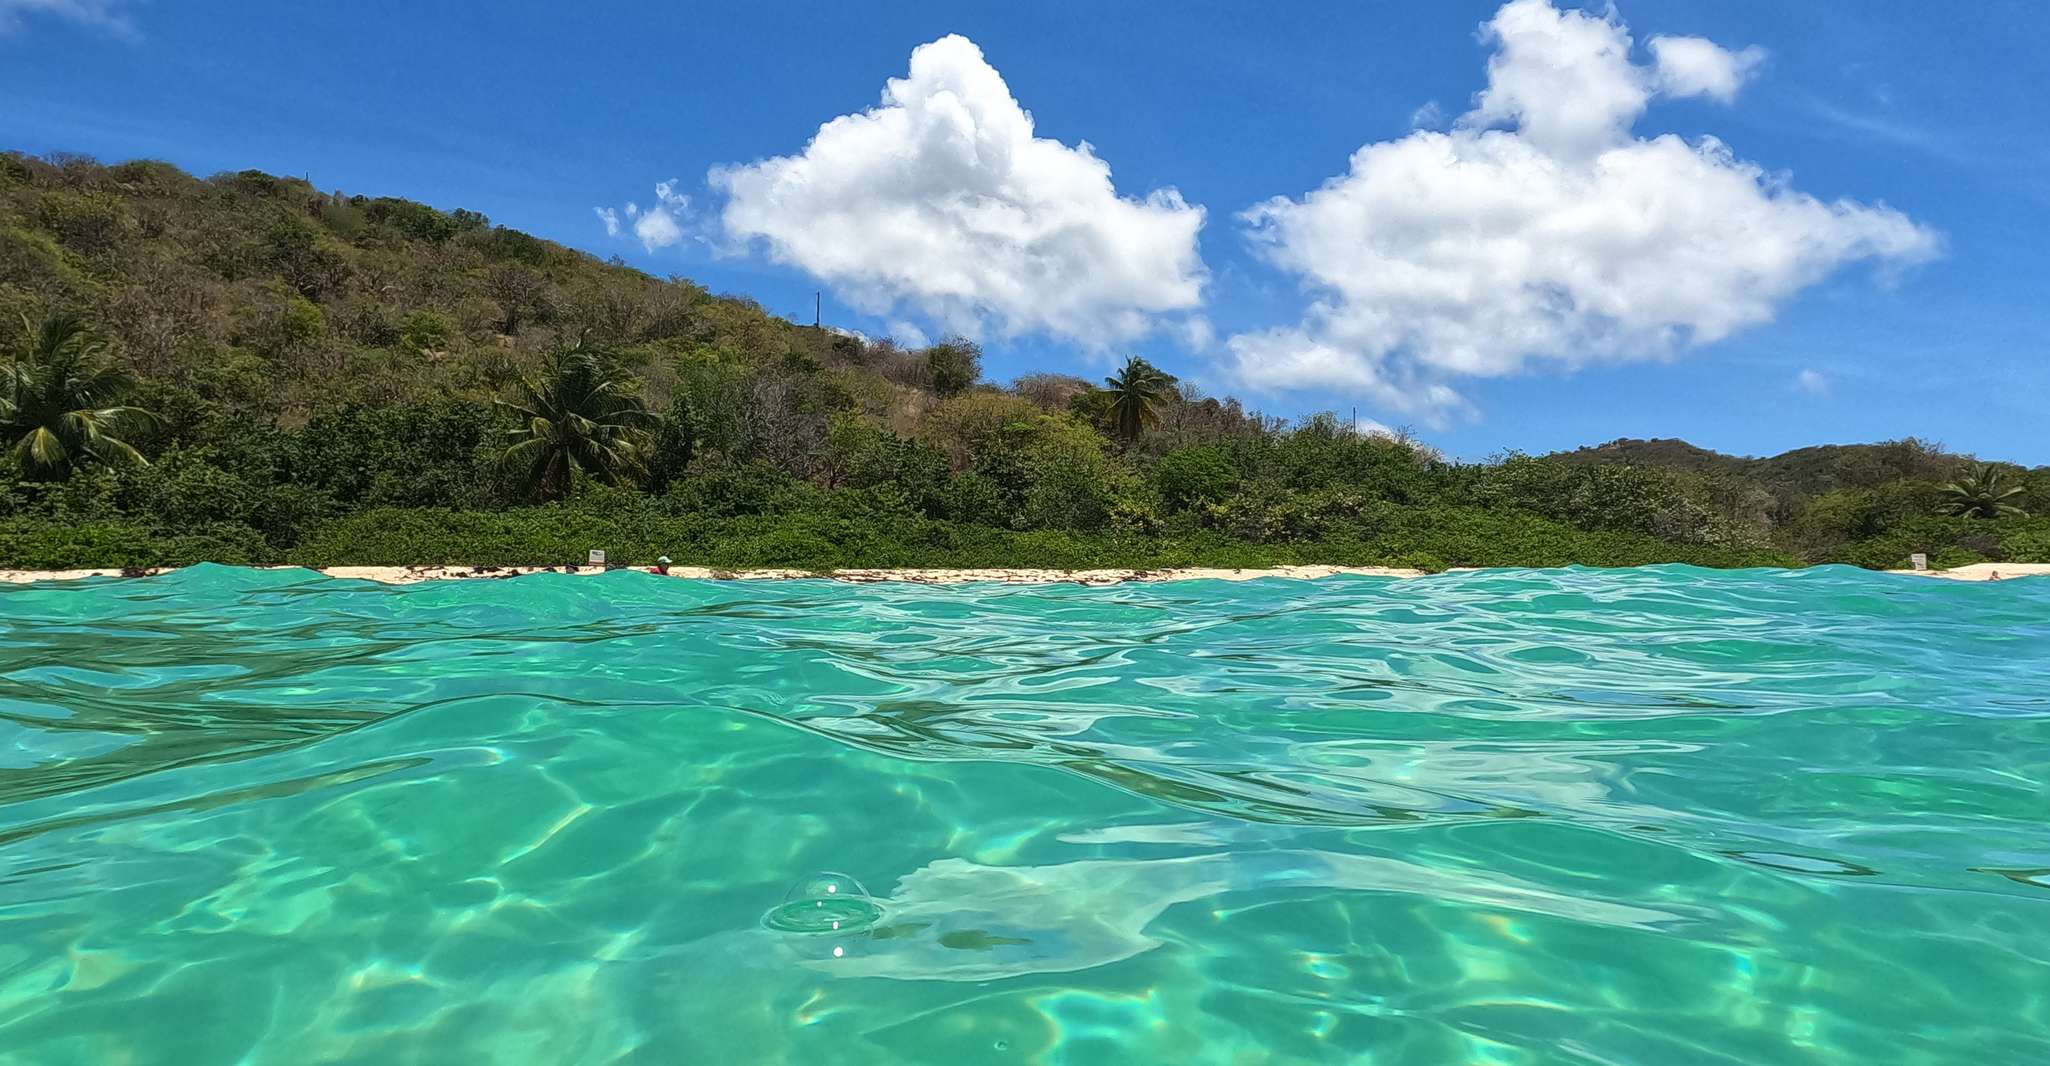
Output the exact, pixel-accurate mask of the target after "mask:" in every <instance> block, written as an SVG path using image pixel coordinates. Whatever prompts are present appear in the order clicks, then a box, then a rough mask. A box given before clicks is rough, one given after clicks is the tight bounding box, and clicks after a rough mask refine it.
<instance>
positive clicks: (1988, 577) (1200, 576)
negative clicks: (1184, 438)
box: [0, 563, 2050, 585]
mask: <svg viewBox="0 0 2050 1066" xmlns="http://www.w3.org/2000/svg"><path fill="white" fill-rule="evenodd" d="M632 569H635V570H643V571H645V570H647V569H648V568H647V567H633V568H632ZM543 571H555V572H558V573H559V572H561V571H562V568H561V567H559V566H558V567H549V566H330V567H327V568H325V569H323V570H321V571H320V572H321V573H323V574H326V575H327V576H329V577H343V578H360V579H364V580H369V581H382V582H384V583H386V584H390V585H410V584H413V583H416V582H420V581H442V580H451V579H460V578H505V577H518V576H519V575H521V574H534V573H541V572H543ZM169 572H170V571H169V570H168V569H162V570H148V571H141V572H131V573H130V574H129V576H134V577H146V576H154V575H156V574H162V573H169ZM603 572H604V570H603V568H601V567H597V566H580V567H578V568H577V569H576V571H575V573H578V574H584V575H589V574H598V573H603ZM1886 572H1887V573H1890V574H1908V575H1912V576H1916V577H1934V578H1943V579H1946V580H1950V581H1998V580H2002V579H2005V578H2012V577H2028V576H2036V575H2050V563H1973V564H1971V565H1969V566H1960V567H1955V568H1952V569H1949V570H1921V571H1917V570H1889V571H1886ZM122 573H123V572H122V571H120V570H112V569H100V570H0V582H7V583H10V584H17V585H20V584H27V583H29V582H32V581H67V580H74V579H77V578H86V577H120V576H122ZM1338 574H1356V575H1364V576H1368V577H1422V576H1424V571H1422V570H1405V569H1402V568H1400V567H1388V566H1277V567H1269V568H1261V569H1222V568H1213V567H1183V568H1176V569H1164V570H1032V569H1007V570H835V571H832V572H831V573H829V574H816V573H813V572H811V571H808V570H715V569H712V568H710V567H703V566H672V567H670V568H669V576H670V577H676V578H690V579H693V580H699V581H782V580H791V579H796V578H816V577H830V578H832V579H834V580H836V581H849V582H855V583H861V584H870V583H875V582H880V581H908V582H913V583H916V584H925V585H958V584H965V583H968V582H974V581H1000V582H1004V583H1006V584H1012V585H1052V584H1060V583H1064V582H1069V583H1074V584H1081V585H1117V584H1122V583H1124V582H1128V581H1191V580H1211V581H1250V580H1253V579H1255V578H1263V577H1287V578H1299V579H1315V578H1323V577H1332V576H1334V575H1338Z"/></svg>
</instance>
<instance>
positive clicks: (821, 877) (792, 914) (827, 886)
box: [763, 872, 883, 958]
mask: <svg viewBox="0 0 2050 1066" xmlns="http://www.w3.org/2000/svg"><path fill="white" fill-rule="evenodd" d="M882 916H883V908H882V905H881V904H878V903H877V902H876V901H875V899H874V897H872V896H870V895H869V894H868V889H866V888H863V887H862V886H861V882H859V881H856V880H855V879H854V878H852V877H849V876H848V875H846V874H839V873H831V872H825V873H815V874H812V875H811V876H810V877H807V878H805V879H803V880H801V881H799V882H797V883H796V884H794V885H792V886H790V891H788V892H785V893H784V894H783V902H782V903H781V904H778V905H777V907H776V909H775V910H772V911H770V912H769V914H768V917H766V918H764V919H763V924H765V925H767V926H768V927H769V928H771V929H774V930H776V931H777V932H780V933H803V934H824V935H831V934H835V933H842V934H844V933H860V932H865V931H867V930H868V928H869V927H870V926H873V925H875V924H876V922H877V921H879V920H881V919H882ZM834 957H835V958H838V957H840V956H839V955H835V956H834Z"/></svg>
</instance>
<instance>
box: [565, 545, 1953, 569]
mask: <svg viewBox="0 0 2050 1066" xmlns="http://www.w3.org/2000/svg"><path fill="white" fill-rule="evenodd" d="M591 565H592V566H604V565H605V549H603V548H592V549H591ZM1915 569H1917V570H1920V569H1922V568H1921V567H1920V566H1917V567H1915Z"/></svg>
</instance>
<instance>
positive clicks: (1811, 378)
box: [1794, 370, 1829, 396]
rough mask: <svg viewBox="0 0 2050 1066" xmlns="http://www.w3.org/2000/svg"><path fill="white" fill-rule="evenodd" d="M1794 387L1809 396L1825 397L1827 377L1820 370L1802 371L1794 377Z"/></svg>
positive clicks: (1827, 390)
mask: <svg viewBox="0 0 2050 1066" xmlns="http://www.w3.org/2000/svg"><path fill="white" fill-rule="evenodd" d="M1794 387H1795V388H1797V389H1800V390H1801V391H1802V392H1805V393H1807V394H1808V395H1810V396H1823V395H1827V394H1828V392H1829V377H1828V375H1826V374H1824V373H1823V372H1822V371H1820V370H1803V371H1801V372H1800V373H1798V374H1796V375H1794Z"/></svg>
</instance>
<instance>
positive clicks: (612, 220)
mask: <svg viewBox="0 0 2050 1066" xmlns="http://www.w3.org/2000/svg"><path fill="white" fill-rule="evenodd" d="M591 210H593V211H596V212H598V221H599V222H600V223H602V224H603V225H604V226H605V235H606V236H607V237H617V236H619V212H617V211H614V210H613V209H611V208H609V207H594V208H592V209H591Z"/></svg>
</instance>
